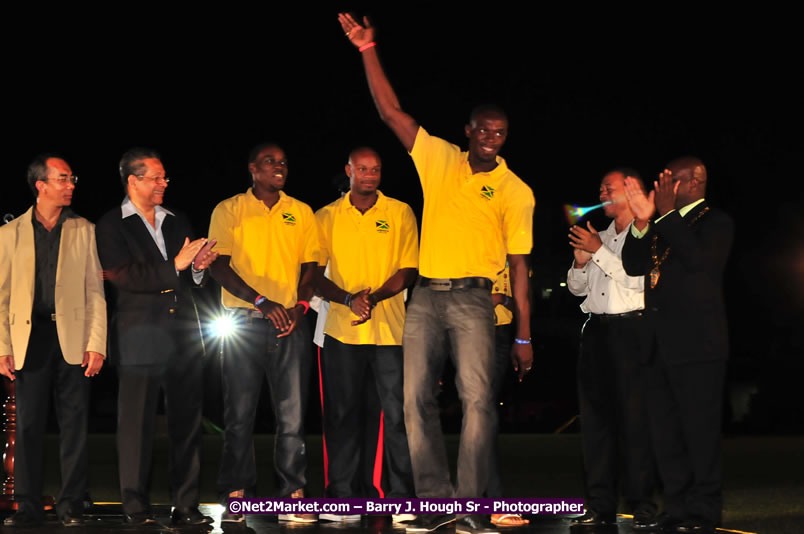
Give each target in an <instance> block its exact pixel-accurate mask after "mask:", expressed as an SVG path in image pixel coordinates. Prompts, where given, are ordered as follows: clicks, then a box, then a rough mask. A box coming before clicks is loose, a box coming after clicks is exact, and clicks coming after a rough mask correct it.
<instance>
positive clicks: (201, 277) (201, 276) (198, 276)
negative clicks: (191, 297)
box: [191, 267, 204, 286]
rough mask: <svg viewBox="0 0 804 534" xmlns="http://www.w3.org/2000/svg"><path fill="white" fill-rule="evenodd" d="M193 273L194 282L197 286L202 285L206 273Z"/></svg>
mask: <svg viewBox="0 0 804 534" xmlns="http://www.w3.org/2000/svg"><path fill="white" fill-rule="evenodd" d="M191 269H192V267H191ZM192 273H193V282H195V285H197V286H199V285H201V282H203V281H204V271H198V272H196V271H192Z"/></svg>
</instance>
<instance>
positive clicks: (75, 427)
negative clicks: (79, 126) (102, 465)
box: [0, 154, 106, 527]
mask: <svg viewBox="0 0 804 534" xmlns="http://www.w3.org/2000/svg"><path fill="white" fill-rule="evenodd" d="M77 182H78V178H77V177H76V176H74V175H73V172H72V170H71V169H70V166H69V165H68V164H67V162H66V161H64V160H63V159H62V158H60V157H58V156H56V155H53V154H43V155H40V156H37V157H36V159H34V161H33V162H31V164H30V165H29V166H28V185H29V186H30V187H31V191H32V192H33V194H34V195H35V196H36V203H35V204H34V206H33V207H32V208H31V209H29V210H28V211H26V212H25V213H24V214H23V215H21V216H20V217H18V218H17V219H15V220H14V221H12V222H11V223H9V224H8V225H5V226H3V227H2V228H0V374H2V375H5V376H6V377H7V378H9V379H10V380H14V381H15V382H16V385H17V386H16V393H17V449H16V450H17V455H16V457H15V458H14V482H15V487H14V498H15V499H16V501H17V503H18V505H19V508H18V511H17V512H16V513H15V514H14V515H13V516H11V517H9V518H7V519H6V520H5V522H4V525H5V526H11V527H28V526H34V525H37V524H39V523H41V522H42V520H43V508H42V483H43V481H44V472H43V470H42V467H43V464H44V442H45V428H46V427H47V419H48V404H49V401H50V397H51V395H52V396H53V398H54V406H55V409H56V416H57V419H58V421H59V433H60V438H61V448H60V460H61V483H62V488H61V493H60V494H59V498H58V501H57V502H56V514H57V515H58V517H59V520H60V521H61V522H62V523H63V524H64V525H65V526H80V525H82V524H83V517H82V514H83V509H84V503H83V500H84V495H85V493H86V490H87V457H88V453H87V422H88V419H89V389H90V388H89V380H88V378H89V377H92V376H95V375H96V374H98V372H99V371H100V369H101V367H102V366H103V360H104V356H103V355H104V354H105V353H106V301H105V300H104V297H103V281H102V279H101V267H100V262H99V261H98V251H97V247H96V246H95V231H94V227H93V225H92V224H91V223H90V222H89V221H87V220H86V219H84V218H83V217H79V216H78V215H76V214H75V213H73V212H72V211H71V210H70V208H69V206H70V204H71V203H72V199H73V192H74V191H75V187H76V183H77Z"/></svg>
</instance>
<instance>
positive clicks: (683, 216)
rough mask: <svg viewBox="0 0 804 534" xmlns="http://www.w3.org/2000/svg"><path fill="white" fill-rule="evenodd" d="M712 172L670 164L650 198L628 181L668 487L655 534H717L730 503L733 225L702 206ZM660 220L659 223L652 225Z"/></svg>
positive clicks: (658, 441)
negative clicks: (729, 266)
mask: <svg viewBox="0 0 804 534" xmlns="http://www.w3.org/2000/svg"><path fill="white" fill-rule="evenodd" d="M706 182H707V175H706V168H705V167H704V165H703V163H702V162H701V160H699V159H698V158H693V157H685V158H680V159H677V160H674V161H672V162H670V163H668V165H667V168H666V169H665V171H664V172H663V173H661V174H660V175H659V180H658V181H657V182H654V184H655V189H654V191H651V193H650V195H645V192H644V191H643V190H642V188H641V187H640V185H639V183H638V182H636V181H635V180H633V179H631V178H628V179H627V180H626V196H627V198H628V201H629V203H630V205H631V209H632V210H633V212H634V217H635V220H634V223H633V226H632V228H631V232H630V233H629V235H628V237H627V239H626V243H625V246H624V248H623V266H624V267H625V270H626V272H627V273H628V274H629V275H633V276H636V275H645V276H646V278H645V319H646V320H645V321H643V323H644V325H645V330H644V331H645V334H646V335H647V336H648V338H647V342H648V343H650V346H652V347H653V348H652V350H651V352H650V356H649V357H648V361H647V362H645V363H646V373H645V376H646V391H647V392H648V409H649V412H650V414H649V417H650V419H651V421H650V422H651V433H652V441H653V444H654V450H655V454H656V461H657V465H658V468H659V473H660V475H661V478H662V482H663V485H664V497H665V514H664V515H663V516H662V517H661V518H660V520H659V521H658V523H659V524H658V525H656V528H662V529H663V530H671V531H673V530H674V531H675V532H681V533H690V532H701V533H706V532H713V531H714V529H715V527H716V526H717V525H719V524H720V520H721V513H722V507H723V498H722V488H721V486H722V472H721V458H720V428H721V417H722V397H723V384H724V379H725V374H726V358H727V356H728V336H727V331H726V312H725V306H724V302H723V293H722V285H723V270H724V269H725V266H726V260H727V258H728V254H729V250H730V249H731V243H732V238H733V234H734V227H733V223H732V220H731V218H730V217H729V216H728V215H726V214H725V213H724V212H722V211H720V210H718V209H717V208H713V207H711V206H709V205H708V204H707V202H706V200H704V194H705V192H706ZM654 215H657V216H658V218H656V219H655V220H654V221H652V222H651V219H652V218H653V217H654Z"/></svg>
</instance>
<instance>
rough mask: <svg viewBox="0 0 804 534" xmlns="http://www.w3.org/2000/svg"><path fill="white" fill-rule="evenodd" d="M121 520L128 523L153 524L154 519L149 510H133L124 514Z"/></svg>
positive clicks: (154, 522)
mask: <svg viewBox="0 0 804 534" xmlns="http://www.w3.org/2000/svg"><path fill="white" fill-rule="evenodd" d="M123 520H124V521H125V522H126V524H128V525H155V524H156V519H154V516H153V514H152V513H151V512H134V513H133V514H126V516H125V517H124V518H123Z"/></svg>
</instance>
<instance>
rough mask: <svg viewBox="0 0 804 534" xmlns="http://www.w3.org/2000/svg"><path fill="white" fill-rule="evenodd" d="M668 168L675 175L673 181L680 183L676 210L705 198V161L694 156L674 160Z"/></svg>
mask: <svg viewBox="0 0 804 534" xmlns="http://www.w3.org/2000/svg"><path fill="white" fill-rule="evenodd" d="M666 168H667V169H668V170H669V171H670V172H672V173H673V181H674V182H676V181H677V182H680V184H679V186H678V192H677V193H676V205H675V208H676V209H680V208H683V207H684V206H686V205H687V204H691V203H693V202H695V201H696V200H700V199H702V198H704V196H705V195H706V182H707V177H706V167H705V166H704V164H703V161H701V160H700V159H699V158H696V157H694V156H684V157H682V158H678V159H674V160H673V161H671V162H670V163H668V164H667V166H666Z"/></svg>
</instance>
